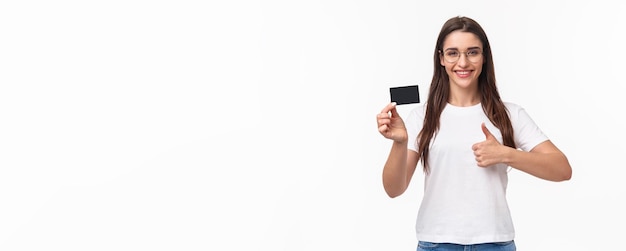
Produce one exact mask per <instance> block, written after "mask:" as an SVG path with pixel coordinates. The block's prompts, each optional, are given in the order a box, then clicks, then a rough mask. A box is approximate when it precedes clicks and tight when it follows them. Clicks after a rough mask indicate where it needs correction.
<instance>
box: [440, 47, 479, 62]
mask: <svg viewBox="0 0 626 251" xmlns="http://www.w3.org/2000/svg"><path fill="white" fill-rule="evenodd" d="M461 54H465V57H466V58H467V60H469V61H470V62H472V63H476V62H478V61H480V59H481V55H482V52H481V51H480V49H469V50H467V51H464V52H460V51H457V50H447V51H445V52H443V58H444V59H445V60H446V61H448V63H454V62H456V61H458V60H459V58H461Z"/></svg>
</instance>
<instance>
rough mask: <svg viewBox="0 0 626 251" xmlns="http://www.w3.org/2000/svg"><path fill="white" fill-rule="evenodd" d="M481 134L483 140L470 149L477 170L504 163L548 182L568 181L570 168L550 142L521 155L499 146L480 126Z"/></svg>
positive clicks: (522, 152)
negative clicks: (483, 135)
mask: <svg viewBox="0 0 626 251" xmlns="http://www.w3.org/2000/svg"><path fill="white" fill-rule="evenodd" d="M482 130H483V133H484V134H485V137H486V140H485V141H482V142H479V143H476V144H474V145H473V146H472V150H473V151H474V155H475V156H476V162H477V164H478V166H481V167H488V166H491V165H494V164H497V163H505V164H507V165H509V166H510V167H513V168H515V169H518V170H520V171H523V172H526V173H529V174H531V175H533V176H536V177H538V178H541V179H545V180H550V181H565V180H569V179H570V178H571V177H572V167H571V166H570V164H569V161H568V160H567V157H566V156H565V154H563V153H562V152H561V150H559V149H558V148H557V147H556V146H555V145H554V144H553V143H552V142H551V141H550V140H546V141H544V142H542V143H540V144H539V145H537V146H535V147H534V148H533V149H532V150H530V151H529V152H525V151H520V150H517V149H514V148H511V147H508V146H505V145H502V144H500V143H499V142H498V141H497V140H496V138H495V137H494V136H493V135H492V134H491V132H489V130H488V129H487V128H486V127H485V125H484V124H483V125H482Z"/></svg>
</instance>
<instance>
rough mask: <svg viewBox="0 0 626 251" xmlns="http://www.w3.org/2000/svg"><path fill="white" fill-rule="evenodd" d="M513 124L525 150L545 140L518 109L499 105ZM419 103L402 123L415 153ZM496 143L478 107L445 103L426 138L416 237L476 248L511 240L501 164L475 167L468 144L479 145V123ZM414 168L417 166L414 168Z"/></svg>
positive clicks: (505, 180) (419, 126)
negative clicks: (426, 169)
mask: <svg viewBox="0 0 626 251" xmlns="http://www.w3.org/2000/svg"><path fill="white" fill-rule="evenodd" d="M505 106H506V108H507V109H508V111H509V117H510V118H511V123H512V125H513V131H514V137H515V144H516V145H517V147H518V149H519V150H523V151H530V150H531V149H532V148H534V147H535V146H537V145H538V144H539V143H541V142H544V141H546V140H548V137H547V136H546V135H545V134H544V133H543V132H542V131H541V130H540V129H539V128H538V127H537V125H536V124H535V122H534V121H533V120H532V119H531V118H530V116H529V115H528V114H527V113H526V111H525V110H524V109H523V108H522V107H521V106H519V105H517V104H513V103H508V102H505ZM425 107H426V106H425V105H424V104H421V105H418V106H417V107H415V108H413V109H412V110H411V112H410V113H409V115H408V116H407V119H406V121H405V124H406V127H407V133H408V136H409V144H408V148H409V150H413V151H417V150H416V149H417V146H416V144H415V143H416V138H417V134H418V133H419V132H420V130H421V129H422V124H423V120H424V114H425V111H426V110H425ZM483 122H484V123H485V125H486V126H487V128H488V129H489V131H490V132H491V133H492V134H493V135H494V136H495V137H496V138H497V139H498V141H499V142H500V143H502V135H501V133H500V130H498V129H497V128H496V127H495V126H494V125H493V124H492V123H491V122H490V121H489V119H488V118H487V116H486V115H485V113H484V112H483V109H482V106H481V104H478V105H475V106H470V107H457V106H453V105H450V104H448V105H446V107H445V108H444V110H443V112H442V114H441V117H440V127H439V131H438V132H437V133H436V134H435V137H433V139H432V140H431V146H430V153H429V166H430V169H429V173H428V174H427V175H425V178H424V197H423V198H422V203H421V205H420V208H419V212H418V215H417V222H416V225H415V228H416V234H417V239H418V240H421V241H429V242H438V243H442V242H447V243H457V244H465V245H467V244H476V243H486V242H502V241H510V240H513V239H514V237H515V231H514V228H513V222H512V219H511V214H510V211H509V207H508V204H507V200H506V188H507V183H508V176H507V168H508V166H507V165H505V164H498V165H494V166H491V167H479V166H478V165H477V164H476V160H475V156H474V152H473V151H472V145H473V144H475V143H478V142H482V141H485V134H484V133H483V132H482V130H481V123H483ZM418 169H419V168H418Z"/></svg>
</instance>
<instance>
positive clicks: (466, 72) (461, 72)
mask: <svg viewBox="0 0 626 251" xmlns="http://www.w3.org/2000/svg"><path fill="white" fill-rule="evenodd" d="M457 72H458V73H459V74H469V73H470V72H469V71H457Z"/></svg>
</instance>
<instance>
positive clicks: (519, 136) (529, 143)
mask: <svg viewBox="0 0 626 251" xmlns="http://www.w3.org/2000/svg"><path fill="white" fill-rule="evenodd" d="M506 104H507V109H509V114H510V117H511V124H512V125H513V131H514V137H515V145H516V146H517V148H519V149H521V150H523V151H526V152H528V151H530V150H532V149H533V148H535V146H537V145H539V144H540V143H542V142H544V141H546V140H548V136H546V135H545V134H544V133H543V131H541V129H540V128H539V126H537V124H536V123H535V121H533V119H532V118H531V117H530V115H529V114H528V113H527V112H526V110H525V109H524V108H523V107H521V106H519V105H517V104H512V103H506Z"/></svg>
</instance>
